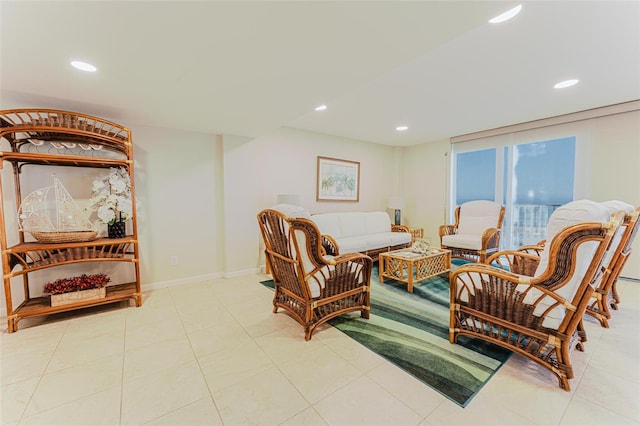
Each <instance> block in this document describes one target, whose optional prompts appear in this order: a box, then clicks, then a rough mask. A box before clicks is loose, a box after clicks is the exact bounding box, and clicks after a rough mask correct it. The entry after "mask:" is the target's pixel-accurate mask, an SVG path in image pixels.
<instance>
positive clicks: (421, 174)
mask: <svg viewBox="0 0 640 426" xmlns="http://www.w3.org/2000/svg"><path fill="white" fill-rule="evenodd" d="M449 150H450V144H449V140H448V139H447V140H443V141H438V142H433V143H427V144H422V145H417V146H411V147H406V148H405V149H404V158H403V169H402V176H403V179H402V180H403V186H404V188H405V191H404V192H405V195H406V197H407V207H408V209H407V210H408V211H407V213H406V214H405V215H404V220H403V223H404V224H406V225H409V226H411V227H417V228H424V238H425V240H427V241H429V243H430V244H431V245H433V246H440V237H439V236H438V227H439V226H440V225H444V224H446V223H449V222H448V221H445V220H446V219H445V210H446V203H447V197H446V194H447V183H448V172H449V165H448V162H449V156H448V154H449Z"/></svg>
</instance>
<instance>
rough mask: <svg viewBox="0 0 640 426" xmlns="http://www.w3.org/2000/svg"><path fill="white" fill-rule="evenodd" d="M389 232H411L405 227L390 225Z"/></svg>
mask: <svg viewBox="0 0 640 426" xmlns="http://www.w3.org/2000/svg"><path fill="white" fill-rule="evenodd" d="M391 232H407V233H409V232H411V231H409V227H408V226H405V225H391Z"/></svg>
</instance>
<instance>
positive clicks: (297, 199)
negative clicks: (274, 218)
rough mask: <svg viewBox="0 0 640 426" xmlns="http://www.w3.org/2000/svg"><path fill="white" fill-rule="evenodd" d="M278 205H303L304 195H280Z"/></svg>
mask: <svg viewBox="0 0 640 426" xmlns="http://www.w3.org/2000/svg"><path fill="white" fill-rule="evenodd" d="M278 204H291V205H294V206H301V205H302V195H299V194H278Z"/></svg>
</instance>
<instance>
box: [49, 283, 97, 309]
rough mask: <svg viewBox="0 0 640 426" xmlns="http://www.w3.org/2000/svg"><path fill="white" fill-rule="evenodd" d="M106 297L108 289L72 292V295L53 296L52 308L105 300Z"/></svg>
mask: <svg viewBox="0 0 640 426" xmlns="http://www.w3.org/2000/svg"><path fill="white" fill-rule="evenodd" d="M106 295H107V288H106V287H102V288H91V289H89V290H80V291H72V292H70V293H61V294H52V295H51V306H52V307H53V306H62V305H69V304H71V303H78V302H85V301H87V300H97V299H104V298H105V297H106Z"/></svg>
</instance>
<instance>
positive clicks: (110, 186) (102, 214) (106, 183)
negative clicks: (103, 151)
mask: <svg viewBox="0 0 640 426" xmlns="http://www.w3.org/2000/svg"><path fill="white" fill-rule="evenodd" d="M87 209H96V214H97V216H98V219H99V220H100V221H101V222H102V223H105V224H107V229H108V235H109V238H123V237H124V236H125V221H127V220H128V219H130V218H131V217H132V215H133V206H132V202H131V179H130V177H129V173H128V172H127V169H126V168H124V167H111V168H110V169H109V174H108V175H107V176H105V177H102V178H97V179H94V181H93V186H92V188H91V199H90V200H89V205H88V206H87Z"/></svg>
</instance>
